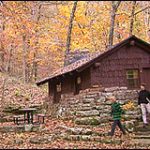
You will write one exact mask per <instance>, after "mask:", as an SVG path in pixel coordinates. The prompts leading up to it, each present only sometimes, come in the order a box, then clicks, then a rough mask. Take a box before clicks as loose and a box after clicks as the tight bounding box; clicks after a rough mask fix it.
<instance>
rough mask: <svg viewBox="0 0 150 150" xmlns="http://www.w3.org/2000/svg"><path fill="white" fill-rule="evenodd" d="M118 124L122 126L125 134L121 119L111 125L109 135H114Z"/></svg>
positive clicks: (121, 128)
mask: <svg viewBox="0 0 150 150" xmlns="http://www.w3.org/2000/svg"><path fill="white" fill-rule="evenodd" d="M117 125H118V127H119V128H120V130H121V131H122V132H123V134H126V132H125V130H124V128H123V126H122V124H121V122H120V120H114V122H113V124H112V127H111V132H110V133H109V135H111V136H113V135H114V132H115V129H116V126H117Z"/></svg>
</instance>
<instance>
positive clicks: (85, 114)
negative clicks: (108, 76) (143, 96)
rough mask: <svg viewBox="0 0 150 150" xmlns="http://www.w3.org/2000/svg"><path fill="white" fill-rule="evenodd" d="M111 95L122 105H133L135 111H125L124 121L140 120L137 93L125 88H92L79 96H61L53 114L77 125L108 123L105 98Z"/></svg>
mask: <svg viewBox="0 0 150 150" xmlns="http://www.w3.org/2000/svg"><path fill="white" fill-rule="evenodd" d="M112 95H113V96H116V99H117V101H118V102H120V103H121V104H122V105H123V104H125V103H127V102H129V101H132V102H133V103H134V105H135V109H133V110H129V111H126V113H125V115H123V118H124V119H125V120H137V119H140V118H141V113H140V109H139V108H138V107H137V102H138V91H137V90H128V89H127V88H126V87H112V88H105V89H103V88H102V87H93V88H90V89H86V90H83V91H80V94H79V95H73V93H72V94H69V95H68V94H67V95H63V96H62V99H61V101H60V103H59V104H56V105H57V108H56V107H55V108H56V110H55V113H53V114H55V116H56V117H64V118H72V119H74V121H75V122H76V123H77V124H83V125H91V124H93V125H94V124H95V125H98V124H101V123H104V122H108V121H109V120H111V116H110V112H111V102H110V101H109V100H108V99H107V98H108V96H112ZM51 110H52V109H51ZM51 114H52V113H51Z"/></svg>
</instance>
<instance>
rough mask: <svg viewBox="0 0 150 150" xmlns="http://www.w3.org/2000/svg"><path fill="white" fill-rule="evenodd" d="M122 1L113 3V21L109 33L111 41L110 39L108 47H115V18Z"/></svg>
mask: <svg viewBox="0 0 150 150" xmlns="http://www.w3.org/2000/svg"><path fill="white" fill-rule="evenodd" d="M120 3H121V1H112V2H111V6H112V10H111V20H110V31H109V39H108V42H109V43H108V46H109V47H111V46H112V45H113V36H114V26H115V17H116V12H117V10H118V7H119V5H120Z"/></svg>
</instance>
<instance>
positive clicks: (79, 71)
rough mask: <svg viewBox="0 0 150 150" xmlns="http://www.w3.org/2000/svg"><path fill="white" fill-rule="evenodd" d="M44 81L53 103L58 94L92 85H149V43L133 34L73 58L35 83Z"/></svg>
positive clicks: (75, 92) (77, 91)
mask: <svg viewBox="0 0 150 150" xmlns="http://www.w3.org/2000/svg"><path fill="white" fill-rule="evenodd" d="M65 64H67V63H65ZM45 83H48V88H49V96H51V97H53V101H54V102H56V103H57V102H59V100H60V98H61V94H67V93H71V92H72V93H74V94H78V93H79V91H80V90H84V89H86V88H90V87H91V86H93V85H101V86H103V87H113V86H126V87H128V88H129V89H139V87H140V84H141V83H146V84H147V88H148V89H150V44H149V43H147V42H145V41H143V40H141V39H139V38H137V37H136V36H134V35H132V36H130V37H129V38H127V39H125V40H123V41H122V42H120V43H118V44H116V45H114V46H113V47H111V48H110V49H108V50H106V51H105V52H102V53H97V54H95V55H90V54H86V56H85V57H79V60H77V61H74V59H73V62H72V63H71V62H69V63H68V64H67V65H66V66H64V67H63V68H61V69H59V70H58V71H56V72H55V73H54V74H52V75H51V76H49V77H47V78H45V79H42V80H40V81H38V82H37V83H36V84H37V85H38V86H39V85H42V84H45Z"/></svg>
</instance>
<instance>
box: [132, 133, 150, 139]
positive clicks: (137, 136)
mask: <svg viewBox="0 0 150 150" xmlns="http://www.w3.org/2000/svg"><path fill="white" fill-rule="evenodd" d="M133 138H134V139H150V135H143V134H142V135H135V136H134V137H133Z"/></svg>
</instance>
